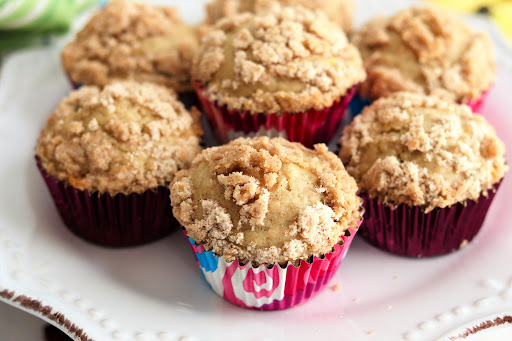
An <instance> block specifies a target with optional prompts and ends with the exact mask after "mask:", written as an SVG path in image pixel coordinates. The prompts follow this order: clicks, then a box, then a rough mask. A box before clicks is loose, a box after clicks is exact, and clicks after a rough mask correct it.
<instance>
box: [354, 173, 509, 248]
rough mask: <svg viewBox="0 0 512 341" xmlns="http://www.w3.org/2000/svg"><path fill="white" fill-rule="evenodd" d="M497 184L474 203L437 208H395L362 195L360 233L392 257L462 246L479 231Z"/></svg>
mask: <svg viewBox="0 0 512 341" xmlns="http://www.w3.org/2000/svg"><path fill="white" fill-rule="evenodd" d="M499 185H500V183H498V184H496V185H495V186H494V188H493V189H492V190H489V191H488V195H487V196H484V195H481V196H480V197H479V198H478V200H477V201H472V200H467V201H466V202H465V203H457V204H455V205H452V206H449V207H445V208H436V209H434V210H432V211H430V212H429V213H425V212H424V211H423V209H422V208H421V207H417V206H414V207H410V206H408V205H407V204H401V205H399V206H397V207H396V208H395V209H393V208H391V207H390V206H388V205H386V204H383V203H379V201H378V199H376V198H374V199H371V198H370V197H369V195H368V194H367V193H365V194H363V195H362V197H363V199H364V206H365V209H366V213H365V219H364V222H363V224H362V226H361V232H360V234H361V235H362V236H363V238H364V239H366V240H367V241H368V242H369V243H370V244H372V245H374V246H376V247H378V248H380V249H382V250H385V251H388V252H390V253H393V254H397V255H402V256H410V257H430V256H439V255H443V254H448V253H451V252H453V251H456V250H458V249H460V248H462V247H464V246H465V245H466V244H467V243H469V242H470V241H471V240H473V238H474V237H475V236H476V235H477V234H478V232H479V231H480V229H481V227H482V225H483V223H484V220H485V216H486V214H487V211H488V209H489V207H490V205H491V202H492V200H493V199H494V196H495V195H496V192H497V190H498V188H499Z"/></svg>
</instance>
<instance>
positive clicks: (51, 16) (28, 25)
mask: <svg viewBox="0 0 512 341" xmlns="http://www.w3.org/2000/svg"><path fill="white" fill-rule="evenodd" d="M96 3H98V0H0V52H8V51H10V50H13V49H16V48H20V47H24V46H28V45H33V44H41V43H44V42H45V41H47V40H48V36H49V35H51V34H59V33H64V32H66V31H67V30H68V29H69V26H70V25H71V22H72V20H73V18H74V17H75V15H76V14H77V13H79V12H80V11H82V10H83V9H85V8H87V7H89V6H91V5H93V4H96Z"/></svg>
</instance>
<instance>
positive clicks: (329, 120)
mask: <svg viewBox="0 0 512 341" xmlns="http://www.w3.org/2000/svg"><path fill="white" fill-rule="evenodd" d="M194 87H195V89H196V92H197V95H198V97H199V100H200V102H201V104H202V107H203V110H204V112H205V113H206V116H207V118H208V121H209V122H210V125H211V127H212V130H213V132H214V133H215V135H216V137H217V139H218V140H219V142H220V143H223V144H224V143H228V142H229V141H231V140H234V139H236V138H238V137H255V136H268V137H283V138H286V139H287V140H289V141H292V142H300V143H302V144H303V145H305V146H306V147H312V146H313V145H314V144H316V143H329V141H330V140H331V139H332V138H333V137H334V135H335V134H336V132H337V130H338V128H339V127H340V125H341V123H342V121H343V118H344V117H345V114H346V111H347V108H348V105H349V103H350V100H351V99H352V96H353V95H354V94H355V92H356V89H357V86H354V87H353V88H352V89H350V90H349V91H348V93H347V95H345V96H343V97H341V98H340V99H339V100H338V101H337V102H335V103H334V104H333V105H332V106H331V107H329V108H325V109H322V110H309V111H308V112H302V113H283V114H282V115H277V114H270V115H266V114H252V113H250V112H244V113H241V112H239V111H238V110H229V109H228V108H227V106H225V105H224V106H219V105H218V104H217V103H216V102H211V101H210V100H209V98H208V96H207V95H205V93H204V89H205V87H204V85H202V84H201V83H200V82H195V83H194Z"/></svg>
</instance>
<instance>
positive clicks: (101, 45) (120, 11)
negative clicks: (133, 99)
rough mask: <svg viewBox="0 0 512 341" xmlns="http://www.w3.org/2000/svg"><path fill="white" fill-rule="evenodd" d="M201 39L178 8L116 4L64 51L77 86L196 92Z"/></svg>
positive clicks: (93, 18) (103, 12)
mask: <svg viewBox="0 0 512 341" xmlns="http://www.w3.org/2000/svg"><path fill="white" fill-rule="evenodd" d="M197 47H198V38H197V35H196V32H195V31H194V29H193V28H192V27H189V26H188V25H186V24H185V23H184V22H182V21H181V19H180V18H179V15H178V12H177V11H176V9H174V8H172V7H158V6H151V5H146V4H141V3H136V2H131V1H111V2H110V3H109V4H108V5H107V6H106V7H105V8H103V9H102V10H100V11H99V12H98V13H96V14H95V15H94V16H93V17H92V18H91V20H90V21H89V23H88V24H87V25H86V26H85V27H84V28H83V29H82V31H80V32H79V33H78V34H77V36H76V38H75V40H73V41H72V42H71V43H69V44H68V45H67V46H66V47H65V48H64V50H63V51H62V63H63V65H64V69H65V70H66V72H67V73H68V74H69V76H70V77H71V79H72V80H73V82H75V83H82V84H86V85H97V86H105V85H106V84H108V83H111V82H113V81H118V80H134V81H139V82H152V83H157V84H160V85H164V86H166V87H168V88H172V89H174V90H176V91H178V92H184V91H191V90H192V85H191V82H190V68H191V64H192V59H193V57H194V53H195V52H196V50H197Z"/></svg>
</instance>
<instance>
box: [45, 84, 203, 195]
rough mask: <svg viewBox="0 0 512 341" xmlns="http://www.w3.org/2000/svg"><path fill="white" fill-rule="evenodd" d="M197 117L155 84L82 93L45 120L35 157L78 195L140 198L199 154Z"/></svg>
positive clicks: (76, 93) (85, 89) (90, 89)
mask: <svg viewBox="0 0 512 341" xmlns="http://www.w3.org/2000/svg"><path fill="white" fill-rule="evenodd" d="M199 115H200V114H199V112H198V111H197V110H196V109H193V110H192V112H191V113H189V112H188V111H187V110H186V109H185V107H184V106H183V104H181V103H180V102H178V101H177V99H176V95H175V94H172V93H170V92H169V90H168V89H167V88H164V87H161V86H157V85H154V84H150V83H145V84H140V83H132V82H122V83H113V84H110V85H107V86H106V87H105V88H104V89H103V90H100V89H99V88H98V87H95V86H84V87H82V88H80V89H79V90H76V91H74V92H72V93H71V94H70V95H69V97H67V98H65V99H64V100H62V102H61V103H60V104H59V106H58V107H57V109H56V110H55V112H54V113H53V114H52V115H50V117H49V118H48V119H47V123H46V126H45V127H44V128H43V130H42V131H41V135H40V137H39V140H38V143H37V147H36V155H37V157H39V159H40V162H41V163H42V166H43V168H44V169H45V170H46V171H47V172H48V173H49V174H50V175H52V176H54V177H56V178H57V179H59V180H66V181H68V182H69V184H71V185H72V186H73V187H75V188H78V189H80V190H85V189H87V190H89V192H95V191H98V192H100V193H104V192H108V193H110V194H111V195H112V196H113V195H115V194H117V193H123V194H130V193H142V192H144V191H146V190H150V189H154V188H157V187H159V186H166V185H167V184H168V183H169V182H170V181H171V180H172V179H173V178H174V175H175V173H176V172H177V171H178V170H179V169H182V168H185V167H188V166H189V165H190V163H191V161H192V159H193V158H194V157H195V156H196V155H197V154H198V153H199V152H200V151H201V147H200V145H199V143H200V136H201V135H202V130H201V125H200V122H199Z"/></svg>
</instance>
